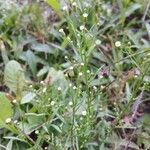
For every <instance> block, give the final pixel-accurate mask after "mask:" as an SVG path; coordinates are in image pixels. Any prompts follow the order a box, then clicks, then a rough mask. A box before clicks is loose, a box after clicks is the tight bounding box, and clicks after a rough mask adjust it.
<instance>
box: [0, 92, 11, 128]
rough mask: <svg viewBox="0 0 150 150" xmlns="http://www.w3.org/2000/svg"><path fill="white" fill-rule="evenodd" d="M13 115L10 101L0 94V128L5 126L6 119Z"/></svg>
mask: <svg viewBox="0 0 150 150" xmlns="http://www.w3.org/2000/svg"><path fill="white" fill-rule="evenodd" d="M12 115H13V109H12V105H11V103H10V101H9V100H8V98H7V97H6V96H5V94H4V93H0V127H4V126H5V121H6V119H7V118H11V117H12Z"/></svg>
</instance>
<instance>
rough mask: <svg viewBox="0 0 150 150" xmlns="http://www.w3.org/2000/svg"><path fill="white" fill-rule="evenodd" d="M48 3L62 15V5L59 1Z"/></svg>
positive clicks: (54, 0) (49, 1)
mask: <svg viewBox="0 0 150 150" xmlns="http://www.w3.org/2000/svg"><path fill="white" fill-rule="evenodd" d="M46 2H47V3H48V5H50V6H51V7H52V8H53V9H54V11H56V12H57V13H60V5H59V2H58V0H46Z"/></svg>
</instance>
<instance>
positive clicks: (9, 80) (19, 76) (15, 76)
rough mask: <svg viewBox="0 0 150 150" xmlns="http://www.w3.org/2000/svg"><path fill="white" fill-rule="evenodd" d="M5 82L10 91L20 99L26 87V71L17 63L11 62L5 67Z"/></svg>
mask: <svg viewBox="0 0 150 150" xmlns="http://www.w3.org/2000/svg"><path fill="white" fill-rule="evenodd" d="M4 81H5V84H6V86H8V87H9V89H10V90H11V91H13V92H14V93H15V94H16V96H17V99H19V98H20V96H21V94H22V90H23V87H24V86H25V77H24V71H23V69H22V67H21V65H20V64H19V63H18V62H17V61H15V60H11V61H9V62H8V63H7V65H6V66H5V71H4Z"/></svg>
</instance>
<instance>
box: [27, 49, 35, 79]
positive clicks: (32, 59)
mask: <svg viewBox="0 0 150 150" xmlns="http://www.w3.org/2000/svg"><path fill="white" fill-rule="evenodd" d="M26 58H27V62H28V65H29V67H30V69H31V71H32V74H33V75H34V76H36V73H37V68H36V65H37V60H36V57H35V55H34V53H33V52H32V51H30V50H28V51H27V53H26Z"/></svg>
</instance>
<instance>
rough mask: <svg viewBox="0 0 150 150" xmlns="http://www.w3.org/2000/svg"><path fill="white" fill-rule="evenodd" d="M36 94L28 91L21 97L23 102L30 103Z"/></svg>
mask: <svg viewBox="0 0 150 150" xmlns="http://www.w3.org/2000/svg"><path fill="white" fill-rule="evenodd" d="M35 96H36V94H35V93H33V92H29V93H26V94H25V95H24V96H23V98H22V99H21V104H26V103H30V102H31V101H32V100H33V99H34V97H35Z"/></svg>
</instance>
